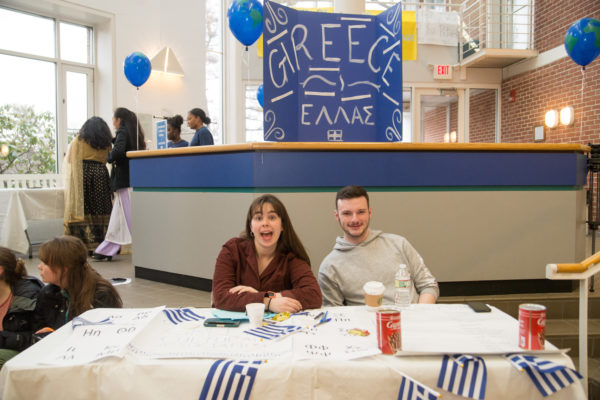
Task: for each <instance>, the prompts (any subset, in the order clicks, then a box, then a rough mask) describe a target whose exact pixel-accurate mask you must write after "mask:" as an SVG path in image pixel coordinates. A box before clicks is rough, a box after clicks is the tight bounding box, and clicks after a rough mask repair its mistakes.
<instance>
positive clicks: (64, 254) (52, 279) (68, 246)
mask: <svg viewBox="0 0 600 400" xmlns="http://www.w3.org/2000/svg"><path fill="white" fill-rule="evenodd" d="M38 257H39V258H40V260H41V262H40V265H39V266H38V269H39V271H40V276H41V277H42V280H43V281H44V282H46V283H47V285H46V286H44V288H43V289H42V290H41V291H40V293H39V296H38V301H37V305H36V307H35V312H34V317H33V329H34V331H36V333H37V334H40V333H46V332H51V331H52V330H56V329H58V328H60V327H61V326H63V325H64V324H66V323H67V322H69V321H71V320H72V319H73V318H74V317H76V316H78V315H80V314H83V313H84V312H86V311H87V310H90V309H92V308H121V307H122V306H123V302H122V301H121V297H120V296H119V293H118V292H117V290H116V289H115V288H114V286H113V285H112V284H111V283H110V282H109V281H107V280H106V279H104V278H102V276H100V274H98V272H96V271H95V270H94V269H92V267H90V264H88V262H87V250H86V248H85V245H84V244H83V242H82V241H81V240H79V239H77V238H76V237H73V236H59V237H56V238H54V239H50V240H48V241H46V242H44V243H43V244H42V246H41V247H40V250H39V252H38ZM48 328H50V329H48Z"/></svg>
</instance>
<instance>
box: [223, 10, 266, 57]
mask: <svg viewBox="0 0 600 400" xmlns="http://www.w3.org/2000/svg"><path fill="white" fill-rule="evenodd" d="M227 18H228V19H229V29H231V33H233V36H235V38H236V39H237V40H239V41H240V42H241V43H242V44H244V45H246V46H250V45H251V44H252V43H254V42H256V41H257V40H258V38H259V37H260V35H262V20H263V9H262V4H260V3H259V2H258V0H234V1H233V3H231V6H230V7H229V10H227Z"/></svg>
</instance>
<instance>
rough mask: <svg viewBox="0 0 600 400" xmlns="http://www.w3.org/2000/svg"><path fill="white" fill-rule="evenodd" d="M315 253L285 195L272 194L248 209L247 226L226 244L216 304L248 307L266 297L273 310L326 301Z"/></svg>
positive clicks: (216, 283) (218, 271)
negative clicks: (307, 245)
mask: <svg viewBox="0 0 600 400" xmlns="http://www.w3.org/2000/svg"><path fill="white" fill-rule="evenodd" d="M321 301H322V297H321V289H320V288H319V284H318V282H317V280H316V278H315V276H314V274H313V273H312V271H311V269H310V259H309V258H308V254H306V250H304V246H302V243H301V242H300V239H298V236H297V235H296V232H295V231H294V228H293V227H292V223H291V221H290V217H289V216H288V213H287V211H286V209H285V207H284V206H283V203H281V201H280V200H279V199H278V198H277V197H275V196H273V195H270V194H266V195H263V196H261V197H259V198H257V199H255V200H254V201H253V202H252V204H251V205H250V208H249V209H248V217H247V218H246V230H245V232H243V233H242V235H241V236H240V237H237V238H233V239H230V240H229V241H228V242H227V243H225V244H224V245H223V248H222V249H221V253H219V256H218V257H217V265H216V266H215V274H214V276H213V306H214V307H216V308H220V309H222V310H231V311H245V307H246V304H248V303H260V302H263V303H264V304H265V306H266V309H267V310H268V311H272V312H286V311H287V312H298V311H300V310H303V309H308V308H319V307H321Z"/></svg>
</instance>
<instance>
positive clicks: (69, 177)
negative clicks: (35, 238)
mask: <svg viewBox="0 0 600 400" xmlns="http://www.w3.org/2000/svg"><path fill="white" fill-rule="evenodd" d="M111 143H112V135H111V132H110V128H109V127H108V125H107V123H106V122H105V121H104V120H103V119H102V118H100V117H92V118H90V119H88V120H87V121H86V122H85V123H84V124H83V126H82V127H81V129H80V130H79V133H78V134H77V136H76V137H75V138H74V139H73V141H72V142H71V144H70V145H69V149H68V151H67V155H66V156H65V162H64V163H63V165H64V167H65V168H64V170H63V174H64V179H65V216H64V228H65V229H64V233H65V235H71V236H75V237H78V238H79V239H81V240H82V241H83V243H85V245H86V246H87V248H88V252H89V253H90V254H92V253H93V251H94V250H95V249H96V247H97V246H98V245H99V244H100V243H101V242H102V241H103V240H104V236H105V235H106V230H107V228H108V222H109V220H110V213H111V210H112V200H111V193H112V192H111V189H110V179H109V176H108V169H107V168H106V156H107V155H108V153H109V151H110V149H111V147H112V144H111Z"/></svg>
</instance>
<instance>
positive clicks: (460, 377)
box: [437, 354, 487, 400]
mask: <svg viewBox="0 0 600 400" xmlns="http://www.w3.org/2000/svg"><path fill="white" fill-rule="evenodd" d="M486 383H487V370H486V367H485V362H484V361H483V358H481V357H476V356H470V355H464V354H455V355H452V356H448V355H445V356H444V360H443V361H442V370H441V371H440V376H439V378H438V383H437V385H438V387H439V388H441V389H444V390H447V391H448V392H450V393H454V394H456V395H459V396H463V397H468V398H470V399H477V400H483V399H484V398H485V385H486Z"/></svg>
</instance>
